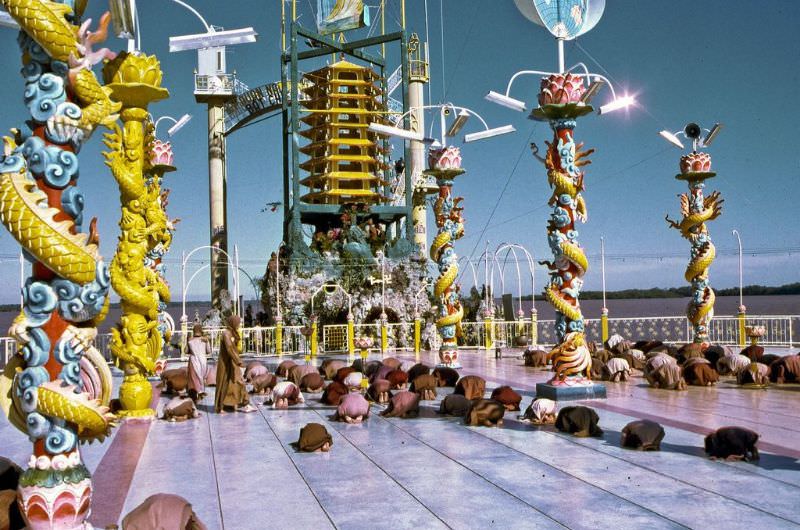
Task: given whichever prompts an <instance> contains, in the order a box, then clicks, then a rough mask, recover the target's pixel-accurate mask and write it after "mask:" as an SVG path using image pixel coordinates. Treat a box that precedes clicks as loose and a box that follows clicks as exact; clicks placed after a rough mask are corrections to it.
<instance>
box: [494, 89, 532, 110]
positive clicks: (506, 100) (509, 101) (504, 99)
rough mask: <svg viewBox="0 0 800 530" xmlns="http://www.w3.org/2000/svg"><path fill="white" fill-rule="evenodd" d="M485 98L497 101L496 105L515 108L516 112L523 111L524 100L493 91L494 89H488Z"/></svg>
mask: <svg viewBox="0 0 800 530" xmlns="http://www.w3.org/2000/svg"><path fill="white" fill-rule="evenodd" d="M486 99H487V100H489V101H491V102H492V103H497V104H498V105H502V106H504V107H508V108H509V109H512V110H516V111H518V112H525V102H524V101H520V100H518V99H514V98H511V97H508V96H506V95H504V94H500V93H499V92H495V91H494V90H490V91H489V93H488V94H486Z"/></svg>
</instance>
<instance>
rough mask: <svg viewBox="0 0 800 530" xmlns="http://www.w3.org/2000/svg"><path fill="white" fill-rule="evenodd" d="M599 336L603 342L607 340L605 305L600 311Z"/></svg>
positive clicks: (606, 311) (606, 312)
mask: <svg viewBox="0 0 800 530" xmlns="http://www.w3.org/2000/svg"><path fill="white" fill-rule="evenodd" d="M600 337H601V340H602V341H603V343H605V342H606V341H607V340H608V309H606V308H605V307H604V308H603V311H602V313H600Z"/></svg>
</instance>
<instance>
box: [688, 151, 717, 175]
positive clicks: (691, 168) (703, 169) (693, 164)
mask: <svg viewBox="0 0 800 530" xmlns="http://www.w3.org/2000/svg"><path fill="white" fill-rule="evenodd" d="M709 171H711V155H709V154H708V153H705V152H703V151H700V152H698V151H694V152H692V153H689V154H688V155H683V156H682V157H681V174H683V175H686V174H688V173H708V172H709Z"/></svg>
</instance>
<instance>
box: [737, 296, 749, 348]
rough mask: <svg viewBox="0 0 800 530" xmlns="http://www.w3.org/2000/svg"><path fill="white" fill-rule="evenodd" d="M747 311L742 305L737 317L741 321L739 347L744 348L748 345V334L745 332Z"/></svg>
mask: <svg viewBox="0 0 800 530" xmlns="http://www.w3.org/2000/svg"><path fill="white" fill-rule="evenodd" d="M746 311H747V309H746V308H745V307H744V306H743V305H741V306H739V314H738V315H737V317H738V319H739V346H740V347H742V348H744V347H745V345H746V341H745V337H746V336H747V332H746V330H745V312H746Z"/></svg>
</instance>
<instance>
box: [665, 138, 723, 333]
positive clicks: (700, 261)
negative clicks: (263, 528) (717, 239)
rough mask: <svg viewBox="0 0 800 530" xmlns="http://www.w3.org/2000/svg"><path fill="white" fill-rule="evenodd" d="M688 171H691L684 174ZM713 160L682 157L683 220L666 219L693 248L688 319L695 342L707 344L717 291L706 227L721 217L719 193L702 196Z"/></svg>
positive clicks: (688, 269)
mask: <svg viewBox="0 0 800 530" xmlns="http://www.w3.org/2000/svg"><path fill="white" fill-rule="evenodd" d="M684 168H687V169H688V171H685V170H684ZM710 168H711V157H710V156H709V155H708V154H707V153H698V152H693V153H691V154H689V155H687V156H684V157H681V174H680V175H677V176H676V178H678V179H680V180H686V181H687V182H688V184H689V192H688V193H683V194H681V195H680V199H681V214H682V215H683V219H681V220H680V222H678V221H673V220H671V219H670V218H669V216H667V217H666V220H667V223H669V225H670V226H671V227H672V228H675V229H677V230H678V231H680V233H681V236H683V237H684V238H685V239H687V240H688V241H689V243H691V245H692V249H691V253H690V257H689V264H688V265H687V267H686V271H685V273H684V278H685V279H686V281H687V282H689V283H691V285H692V299H691V300H690V301H689V305H688V306H687V308H686V317H687V318H688V319H689V322H690V323H691V324H692V327H693V329H694V342H698V343H703V342H708V325H709V322H711V319H712V318H713V317H714V300H715V295H714V290H713V289H712V288H711V284H710V282H709V278H708V269H709V267H710V266H711V263H712V262H713V261H714V257H715V256H716V249H715V247H714V244H713V243H712V242H711V236H710V235H709V233H708V228H706V221H712V220H714V219H716V218H717V217H719V216H720V214H722V203H723V202H724V200H722V199H720V198H719V192H717V191H715V192H713V193H711V194H710V195H709V196H708V197H704V196H703V189H704V188H705V184H704V181H705V180H706V179H708V178H711V177H713V176H714V174H713V173H710V172H709V171H708V170H709V169H710Z"/></svg>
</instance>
